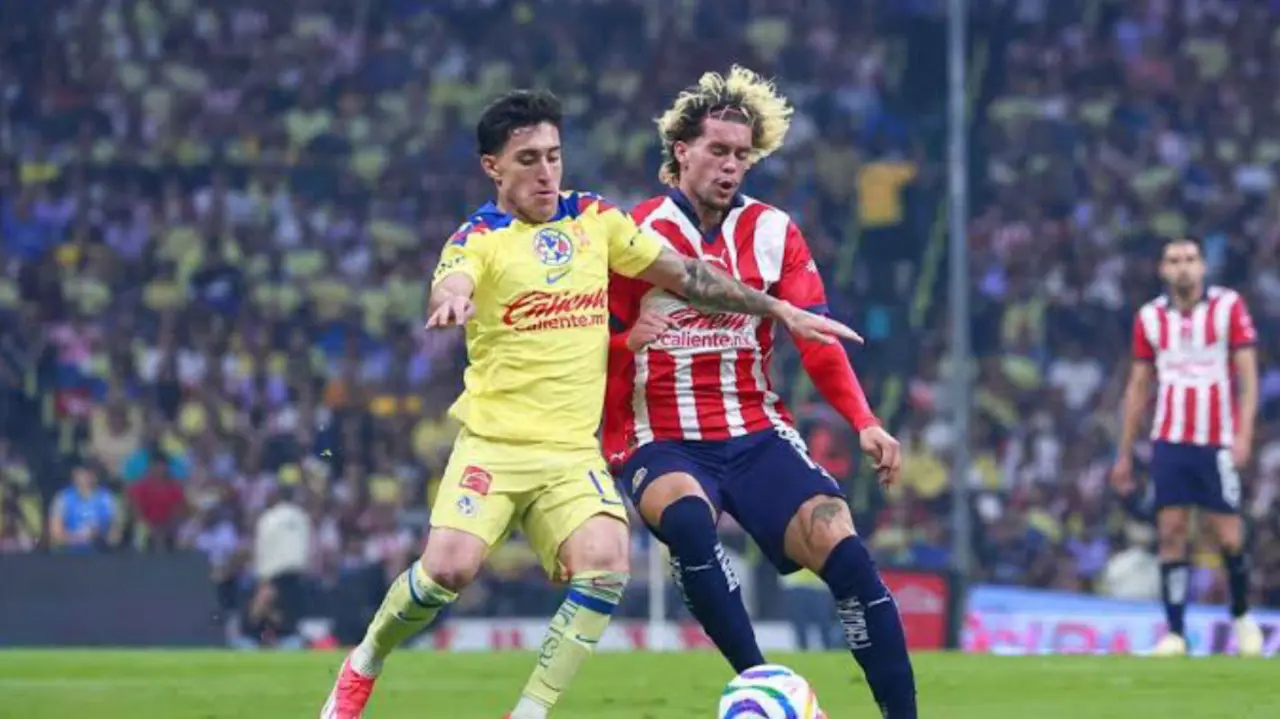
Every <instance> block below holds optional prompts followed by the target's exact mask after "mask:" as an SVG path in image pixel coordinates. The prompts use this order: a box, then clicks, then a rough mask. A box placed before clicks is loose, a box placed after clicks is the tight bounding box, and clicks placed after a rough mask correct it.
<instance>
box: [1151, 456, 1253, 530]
mask: <svg viewBox="0 0 1280 719" xmlns="http://www.w3.org/2000/svg"><path fill="white" fill-rule="evenodd" d="M1151 481H1152V483H1153V484H1154V485H1155V495H1156V509H1157V510H1159V509H1163V508H1165V507H1201V508H1203V509H1206V510H1208V511H1210V512H1218V513H1220V514H1237V513H1238V512H1239V511H1240V473H1239V472H1238V471H1237V470H1236V465H1235V462H1234V461H1233V460H1232V458H1231V450H1230V449H1226V448H1223V447H1201V446H1198V445H1194V444H1174V443H1172V442H1156V443H1155V444H1154V445H1153V446H1152V448H1151Z"/></svg>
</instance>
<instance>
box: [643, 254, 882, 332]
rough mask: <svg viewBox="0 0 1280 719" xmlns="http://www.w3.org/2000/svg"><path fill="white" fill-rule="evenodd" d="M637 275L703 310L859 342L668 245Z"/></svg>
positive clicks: (835, 326) (832, 324)
mask: <svg viewBox="0 0 1280 719" xmlns="http://www.w3.org/2000/svg"><path fill="white" fill-rule="evenodd" d="M638 276H639V278H640V279H642V280H644V281H645V282H648V283H650V284H653V285H655V286H657V287H661V288H662V289H664V290H667V291H668V292H674V293H676V294H678V295H680V296H682V297H684V298H685V299H686V300H688V301H689V303H690V304H692V305H694V306H695V307H697V308H698V309H701V310H704V311H709V312H738V313H742V314H747V315H756V316H758V317H772V318H773V319H775V320H777V321H779V322H781V323H782V324H783V325H784V326H785V327H786V328H787V329H788V330H790V331H791V332H792V333H793V334H795V335H796V336H798V337H800V338H802V339H811V340H817V341H819V342H826V343H832V342H835V341H837V340H838V339H839V338H844V339H848V340H852V341H854V342H861V341H862V338H861V337H860V336H858V333H856V332H854V331H853V330H851V329H849V328H848V327H846V326H845V325H843V324H841V323H840V322H837V321H835V320H833V319H830V318H828V317H822V316H821V315H815V314H813V313H811V312H805V311H804V310H801V309H799V308H798V307H796V306H795V305H792V304H791V303H789V302H784V301H782V300H779V299H778V298H776V297H771V296H769V295H767V294H765V293H764V292H761V291H760V290H757V289H755V288H753V287H749V286H747V285H746V284H743V283H742V282H739V281H738V280H736V279H734V278H732V277H730V276H728V275H726V274H724V273H721V272H717V271H716V270H714V269H713V268H712V267H711V266H710V265H708V264H706V263H704V262H702V261H701V260H697V259H693V258H691V257H684V256H682V255H680V254H679V253H677V252H675V251H674V250H672V249H670V248H666V247H664V248H663V250H662V253H661V254H660V255H658V259H656V260H654V261H653V264H651V265H649V267H648V268H647V269H645V270H644V271H643V272H641V273H640V274H639V275H638Z"/></svg>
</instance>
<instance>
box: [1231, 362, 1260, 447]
mask: <svg viewBox="0 0 1280 719" xmlns="http://www.w3.org/2000/svg"><path fill="white" fill-rule="evenodd" d="M1231 361H1232V364H1234V365H1235V373H1236V382H1238V383H1239V387H1240V390H1239V398H1238V399H1239V403H1240V426H1239V428H1238V429H1237V434H1238V435H1239V439H1240V441H1241V442H1242V443H1244V444H1250V443H1252V442H1253V429H1254V425H1255V423H1256V421H1257V417H1258V355H1257V352H1256V351H1255V350H1254V349H1253V348H1252V347H1247V348H1244V349H1238V350H1236V351H1235V352H1233V353H1232V356H1231Z"/></svg>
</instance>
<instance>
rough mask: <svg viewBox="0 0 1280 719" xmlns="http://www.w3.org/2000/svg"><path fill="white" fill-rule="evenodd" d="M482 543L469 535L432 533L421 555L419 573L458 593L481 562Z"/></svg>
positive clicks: (483, 552) (467, 583) (443, 531)
mask: <svg viewBox="0 0 1280 719" xmlns="http://www.w3.org/2000/svg"><path fill="white" fill-rule="evenodd" d="M484 555H485V544H484V542H483V541H482V540H481V539H480V538H478V537H474V536H472V535H469V534H463V533H458V532H452V531H450V530H446V529H435V530H432V534H431V535H430V536H429V537H428V538H427V548H426V550H425V551H424V552H423V553H422V559H421V560H420V562H421V564H422V570H423V572H425V573H426V575H427V576H428V577H431V580H432V581H434V582H435V583H436V584H439V585H440V586H441V587H444V588H445V589H448V590H449V591H451V592H460V591H462V590H463V589H465V588H466V587H467V586H469V585H470V584H471V583H472V582H473V581H475V578H476V575H478V574H479V573H480V567H481V565H482V564H483V563H484Z"/></svg>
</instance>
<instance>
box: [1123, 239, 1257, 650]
mask: <svg viewBox="0 0 1280 719" xmlns="http://www.w3.org/2000/svg"><path fill="white" fill-rule="evenodd" d="M1160 275H1161V278H1162V279H1163V280H1164V282H1165V284H1166V286H1167V288H1168V289H1167V291H1166V292H1165V293H1164V294H1163V295H1161V296H1160V297H1157V298H1156V299H1154V300H1152V301H1150V302H1148V303H1147V304H1145V305H1143V306H1142V309H1140V310H1138V314H1137V316H1136V317H1135V318H1134V323H1133V367H1132V369H1131V370H1130V374H1129V385H1128V388H1127V390H1126V392H1125V400H1124V424H1123V426H1122V429H1121V433H1120V446H1119V448H1118V449H1119V457H1118V458H1117V460H1116V464H1115V466H1114V467H1113V468H1112V481H1113V483H1114V484H1115V486H1116V488H1117V490H1119V491H1120V492H1121V493H1122V494H1130V493H1132V491H1133V459H1132V457H1133V445H1134V440H1135V439H1136V437H1137V433H1138V426H1139V425H1140V424H1141V422H1142V416H1143V414H1144V413H1145V412H1146V409H1147V407H1148V405H1149V404H1150V401H1149V400H1150V393H1151V383H1152V379H1155V380H1156V381H1157V383H1158V387H1157V390H1156V409H1155V418H1154V421H1153V422H1152V428H1151V440H1152V451H1151V482H1152V484H1153V485H1154V490H1155V508H1156V525H1157V528H1158V531H1159V535H1160V570H1161V571H1160V575H1161V594H1162V598H1163V600H1164V607H1165V617H1166V620H1167V623H1168V628H1169V632H1168V634H1166V635H1165V636H1164V638H1162V639H1161V640H1160V642H1158V643H1157V644H1156V646H1155V648H1154V649H1153V653H1154V654H1156V655H1157V656H1180V655H1185V654H1186V653H1187V640H1186V628H1185V620H1184V616H1185V613H1186V602H1187V586H1188V574H1189V565H1188V562H1187V555H1188V549H1189V546H1188V525H1189V521H1190V514H1191V509H1192V508H1195V507H1199V508H1200V509H1201V510H1203V511H1204V512H1205V513H1206V514H1207V516H1208V520H1209V524H1210V526H1211V527H1213V530H1214V532H1215V533H1216V534H1217V539H1218V545H1219V546H1220V547H1221V549H1222V551H1223V564H1224V566H1225V567H1226V571H1227V576H1228V579H1229V583H1230V586H1231V615H1232V616H1233V617H1234V618H1235V622H1236V643H1237V645H1238V649H1239V652H1240V654H1242V655H1258V654H1261V653H1262V644H1263V637H1262V632H1261V630H1260V629H1259V628H1258V625H1257V623H1256V622H1255V621H1254V620H1253V619H1252V618H1250V617H1249V615H1248V596H1247V595H1248V591H1249V568H1248V562H1247V561H1246V558H1245V556H1244V554H1243V549H1242V547H1243V543H1244V525H1243V522H1242V520H1241V518H1240V502H1241V488H1240V471H1241V470H1243V469H1244V468H1245V466H1246V465H1248V463H1249V457H1250V452H1251V449H1252V446H1253V430H1254V421H1255V417H1256V415H1257V411H1258V361H1257V356H1256V355H1255V352H1254V348H1253V345H1254V342H1255V340H1256V331H1255V329H1254V326H1253V320H1252V319H1250V317H1249V309H1248V307H1246V306H1245V302H1244V299H1243V298H1241V297H1240V295H1239V294H1238V293H1236V292H1235V291H1234V290H1230V289H1227V288H1225V287H1216V286H1206V284H1205V264H1204V258H1203V257H1202V256H1201V254H1200V244H1199V242H1198V241H1196V240H1195V239H1192V238H1178V239H1174V240H1171V241H1169V242H1167V243H1165V245H1164V248H1163V254H1162V256H1161V260H1160Z"/></svg>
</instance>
